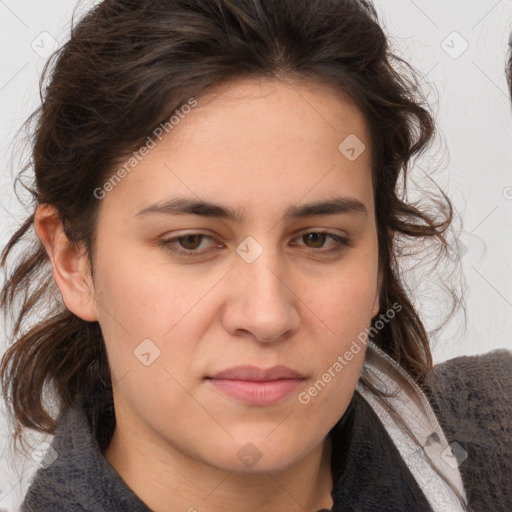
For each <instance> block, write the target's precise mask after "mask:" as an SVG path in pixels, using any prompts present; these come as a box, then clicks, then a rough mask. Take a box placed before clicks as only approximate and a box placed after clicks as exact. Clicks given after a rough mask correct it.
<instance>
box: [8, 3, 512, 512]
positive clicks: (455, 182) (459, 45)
mask: <svg viewBox="0 0 512 512" xmlns="http://www.w3.org/2000/svg"><path fill="white" fill-rule="evenodd" d="M276 1H277V0H276ZM92 3H93V2H90V1H82V2H81V6H80V8H79V11H78V12H82V11H83V9H84V8H87V7H88V6H89V5H92ZM376 5H377V8H378V10H379V12H380V14H381V19H382V22H383V24H384V26H385V28H386V30H387V32H388V33H389V34H390V37H391V42H392V45H393V47H394V49H395V51H396V53H397V54H399V55H400V56H402V57H404V58H405V59H406V60H407V61H409V62H410V63H412V64H413V66H415V67H416V68H417V69H419V70H420V71H421V72H422V73H423V74H424V75H425V79H426V81H427V82H428V85H426V86H425V87H426V90H427V91H430V92H429V100H430V102H431V104H432V107H433V109H434V111H435V113H436V117H437V121H438V126H439V129H440V133H441V136H442V138H443V139H442V140H443V143H444V145H441V146H440V147H439V151H438V152H434V154H432V153H431V154H430V155H429V156H428V158H424V159H422V160H421V161H420V162H419V163H418V167H419V169H417V172H418V173H419V174H418V175H420V174H421V172H425V173H426V174H430V172H431V171H435V176H434V175H433V174H432V176H434V179H436V181H439V182H440V184H441V185H442V186H443V187H444V188H445V190H446V191H447V192H448V194H449V196H450V197H451V198H452V200H453V201H454V204H455V207H456V209H457V211H458V212H459V213H460V214H461V216H462V218H463V231H462V233H461V235H460V238H459V247H461V248H462V249H461V255H462V264H463V268H464V273H465V279H466V297H465V298H466V304H467V315H466V317H467V326H466V328H465V329H462V328H461V325H462V323H461V322H462V321H463V320H462V317H461V316H459V317H457V318H456V319H455V321H454V322H452V324H451V326H449V328H447V329H446V330H445V331H442V332H441V333H440V335H439V336H437V337H436V339H435V340H434V357H435V361H436V362H439V361H442V360H445V359H448V358H451V357H454V356H456V355H462V354H477V353H482V352H487V351H489V350H492V349H494V348H499V347H506V348H508V349H512V337H511V335H510V332H511V328H512V314H511V313H512V286H511V284H512V277H511V276H512V273H511V261H512V189H511V188H510V187H512V172H511V165H512V110H511V108H510V102H509V94H508V90H507V85H506V80H505V73H504V68H505V62H506V52H507V43H508V37H509V33H510V32H511V30H512V4H511V2H510V1H509V0H499V1H497V0H428V1H427V0H376ZM75 6H76V2H75V0H51V1H50V0H0V40H1V45H0V59H1V60H0V62H1V68H0V113H1V117H0V148H1V149H0V151H1V153H0V154H2V155H3V158H2V160H1V175H0V225H1V231H0V245H1V246H3V245H4V244H5V242H6V241H7V240H8V238H9V236H10V235H11V234H12V232H13V229H14V227H15V226H16V225H17V224H18V223H19V222H20V221H21V220H22V219H23V218H24V217H25V211H24V210H23V208H22V207H21V206H20V205H18V204H17V201H16V199H15V197H14V195H13V192H12V180H13V176H14V175H15V174H16V173H17V172H18V168H17V164H18V162H14V163H13V162H12V161H11V153H10V150H11V143H12V141H13V137H14V134H15V132H16V130H17V129H18V128H19V127H20V126H21V124H22V122H23V121H24V119H25V118H26V117H27V116H28V114H30V113H31V112H32V110H33V109H34V108H35V107H37V106H38V101H39V95H38V94H39V93H38V77H39V74H40V71H41V69H42V65H43V63H44V59H43V58H42V57H41V56H40V55H39V54H38V52H39V53H44V51H45V49H48V48H49V45H50V44H51V38H55V39H56V40H57V41H58V42H59V43H62V42H64V41H65V40H66V39H67V37H68V34H69V22H70V19H71V14H72V12H73V10H74V8H75ZM454 32H456V33H454ZM466 45H467V46H468V48H467V49H465V48H466ZM50 48H51V47H50ZM463 50H465V51H463ZM507 192H508V194H507ZM425 295H426V294H425ZM427 302H428V301H427ZM434 302H435V301H434ZM430 306H435V304H430ZM430 310H435V307H431V308H429V304H428V303H426V304H423V305H422V312H423V313H424V315H425V317H426V320H427V321H430V320H431V319H430V320H429V318H430V316H429V314H428V313H427V312H428V311H430ZM427 317H429V318H427ZM434 320H435V319H434ZM434 323H435V322H434ZM3 343H4V336H2V339H1V340H0V349H1V346H2V344H3ZM0 427H3V425H0ZM0 430H5V428H1V429H0ZM4 444H5V443H4V438H3V437H2V438H1V439H0V453H2V452H3V445H4ZM10 465H11V463H9V462H8V461H7V460H5V459H3V458H2V466H1V467H0V512H2V508H4V509H5V510H16V504H17V502H18V500H19V499H20V496H22V495H23V492H24V486H25V484H26V482H25V483H23V482H22V483H21V484H19V485H17V483H18V481H19V478H18V476H19V475H18V476H16V475H15V474H13V473H12V471H9V470H8V467H9V466H10Z"/></svg>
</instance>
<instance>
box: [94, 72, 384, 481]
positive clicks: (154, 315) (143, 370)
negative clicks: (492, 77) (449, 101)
mask: <svg viewBox="0 0 512 512" xmlns="http://www.w3.org/2000/svg"><path fill="white" fill-rule="evenodd" d="M190 104H191V105H192V104H193V105H195V102H194V101H191V102H190ZM188 110H189V109H186V112H188ZM164 133H165V132H164ZM153 138H154V140H155V141H156V142H158V143H157V144H156V146H155V147H152V148H150V149H148V150H147V152H146V151H142V152H140V154H139V156H141V154H142V153H144V154H145V156H144V157H141V159H140V162H139V163H138V164H137V165H136V166H135V167H133V168H131V170H130V172H129V173H127V176H126V177H124V178H123V179H121V181H120V182H119V183H117V184H116V185H115V186H113V187H107V188H110V189H111V190H110V191H108V192H107V193H106V194H105V196H104V198H103V199H102V200H101V201H100V210H99V220H98V226H97V241H96V252H95V255H94V257H95V261H94V272H95V274H94V296H95V299H96V302H95V304H96V306H95V308H96V315H97V318H98V321H99V323H100V325H101V329H102V332H103V334H104V338H105V342H106V346H107V351H108V358H109V363H110V367H111V372H112V379H113V383H114V401H115V406H116V414H117V416H118V424H124V425H125V426H129V427H128V428H130V429H131V431H132V434H133V435H136V436H138V437H140V438H141V439H146V440H147V439H151V441H152V442H153V443H154V444H155V445H156V446H159V447H160V448H161V449H162V450H163V452H162V453H165V451H168V453H171V452H172V453H174V454H180V455H184V456H187V457H191V458H193V459H194V460H196V461H199V462H202V463H206V464H208V465H211V466H214V467H217V468H222V469H224V470H229V471H263V470H267V471H268V470H279V469H285V468H286V467H289V466H290V465H291V464H293V463H294V461H298V460H300V459H301V458H303V457H304V456H306V455H307V454H308V453H310V452H311V451H312V450H313V449H314V448H315V447H318V446H319V445H320V444H321V443H322V441H323V440H324V438H325V436H326V434H327V433H328V431H329V430H330V429H331V428H332V427H333V426H334V424H335V423H336V422H337V421H338V420H339V418H340V417H341V416H342V415H343V413H344V411H345V410H346V408H347V406H348V403H349V401H350V399H351V397H352V394H353V392H354V389H355V386H356V383H357V381H358V378H359V375H360V372H361V368H362V365H363V360H364V345H362V344H361V343H360V342H358V344H359V347H363V350H359V351H357V350H354V348H352V349H351V347H354V343H353V342H354V340H357V337H358V335H360V334H361V332H362V331H364V329H365V328H366V327H368V325H369V323H370V320H371V318H372V316H374V315H375V314H376V313H377V311H378V255H377V233H376V224H375V213H374V201H373V192H372V181H371V163H370V161H371V158H370V140H369V135H368V131H367V128H366V125H365V121H364V119H363V116H362V114H361V113H360V112H359V110H358V109H357V108H356V107H355V106H354V105H353V104H352V103H351V102H350V101H349V100H348V99H347V98H346V97H344V96H342V95H340V93H339V92H338V93H337V92H335V91H334V90H333V89H331V88H330V87H328V86H326V85H319V84H317V85H311V84H304V83H297V82H294V83H290V84H283V83H282V82H278V81H273V80H261V81H259V80H254V79H253V80H239V81H234V82H230V83H227V84H223V85H222V86H219V87H217V88H216V89H214V90H213V91H212V92H210V93H208V94H207V95H205V96H203V97H201V98H197V105H196V106H194V107H192V108H191V109H190V112H188V113H185V111H180V117H179V122H178V123H176V119H175V120H174V127H173V128H172V130H169V134H167V135H165V136H164V137H162V140H161V141H158V139H157V138H156V137H153ZM340 144H341V147H340ZM363 144H364V146H365V147H364V146H363ZM153 145H154V144H151V143H150V144H149V146H153ZM116 169H117V168H116ZM116 169H113V171H115V170H116ZM201 205H202V206H201ZM180 237H182V238H180ZM187 250H188V252H187ZM347 351H349V352H350V353H351V354H352V357H347V356H345V354H346V352H347ZM341 360H343V361H344V362H343V363H341ZM337 362H338V364H336V363H337ZM277 365H279V366H285V367H287V368H288V369H290V370H291V371H293V372H296V373H295V374H291V373H290V374H286V373H280V372H279V371H277V372H275V373H272V372H270V373H269V374H264V373H260V374H259V373H258V371H257V369H263V370H266V369H270V368H272V367H275V366H277ZM237 366H251V367H255V368H256V371H255V373H253V374H251V373H244V372H243V371H239V372H237V371H234V372H232V373H231V374H227V375H224V377H223V378H220V377H219V378H217V379H215V378H213V377H215V376H216V375H217V374H219V373H220V372H223V371H225V370H229V369H232V368H234V367H237ZM340 366H341V369H340ZM253 369H254V368H253ZM221 377H222V376H221ZM257 378H260V381H259V382H255V381H254V379H257ZM315 386H316V387H315ZM315 390H316V391H315Z"/></svg>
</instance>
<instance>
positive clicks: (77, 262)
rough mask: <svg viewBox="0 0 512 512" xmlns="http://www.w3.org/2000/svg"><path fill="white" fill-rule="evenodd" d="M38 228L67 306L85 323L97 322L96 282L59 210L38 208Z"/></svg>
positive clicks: (38, 234)
mask: <svg viewBox="0 0 512 512" xmlns="http://www.w3.org/2000/svg"><path fill="white" fill-rule="evenodd" d="M34 225H35V229H36V232H37V236H38V237H39V240H41V243H42V244H43V245H44V247H45V249H46V252H47V253H48V256H49V258H50V261H51V263H52V267H53V278H54V279H55V282H56V284H57V286H58V287H59V290H60V293H61V295H62V299H63V300H64V304H65V305H66V307H67V308H68V309H69V310H70V311H71V312H73V313H74V314H75V315H77V316H79V317H80V318H82V320H86V321H88V322H94V321H96V320H97V319H98V316H97V312H96V304H95V301H94V298H93V292H94V289H93V282H92V278H91V275H90V271H89V264H88V261H87V255H86V253H85V250H84V248H83V247H81V246H80V247H77V246H75V244H73V243H72V242H71V241H70V240H69V239H68V237H67V236H66V233H65V232H64V227H63V226H62V222H61V221H60V218H59V215H58V212H57V209H56V208H55V207H54V206H52V205H49V204H40V205H39V206H38V207H37V210H36V213H35V219H34Z"/></svg>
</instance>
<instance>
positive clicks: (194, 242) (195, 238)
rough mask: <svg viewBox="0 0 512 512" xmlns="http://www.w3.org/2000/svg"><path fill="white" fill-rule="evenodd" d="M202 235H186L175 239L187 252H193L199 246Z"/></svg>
mask: <svg viewBox="0 0 512 512" xmlns="http://www.w3.org/2000/svg"><path fill="white" fill-rule="evenodd" d="M203 238H204V235H187V236H181V237H179V238H177V240H178V241H179V244H180V245H181V246H182V247H183V248H184V249H187V250H194V249H197V248H198V247H199V245H200V244H201V241H202V239H203Z"/></svg>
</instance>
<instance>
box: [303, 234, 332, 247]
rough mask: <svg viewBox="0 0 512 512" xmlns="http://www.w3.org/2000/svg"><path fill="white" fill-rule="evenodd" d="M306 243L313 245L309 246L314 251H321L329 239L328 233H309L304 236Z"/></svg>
mask: <svg viewBox="0 0 512 512" xmlns="http://www.w3.org/2000/svg"><path fill="white" fill-rule="evenodd" d="M302 237H303V240H304V242H306V245H307V244H308V242H309V243H310V244H311V245H308V247H311V248H313V249H319V248H321V247H323V245H324V243H325V240H326V238H327V233H307V234H305V235H302Z"/></svg>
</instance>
